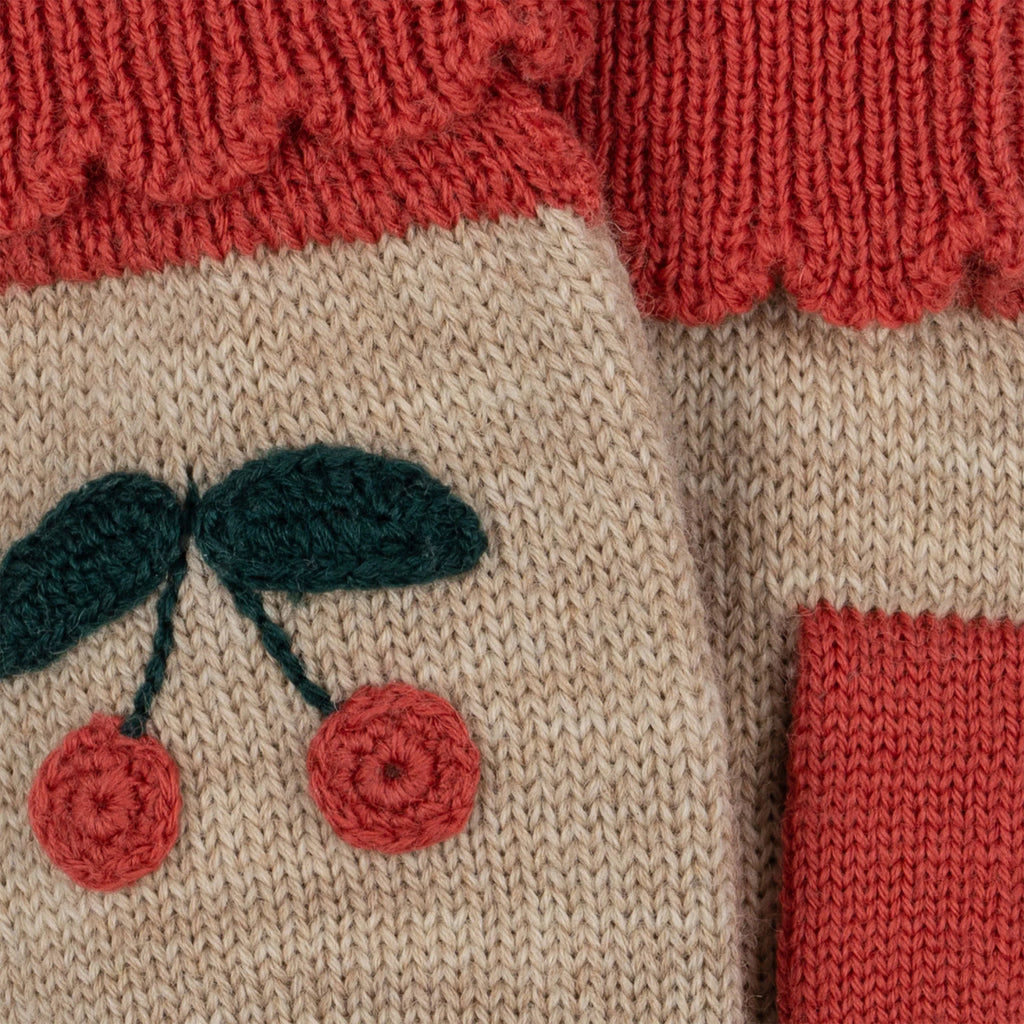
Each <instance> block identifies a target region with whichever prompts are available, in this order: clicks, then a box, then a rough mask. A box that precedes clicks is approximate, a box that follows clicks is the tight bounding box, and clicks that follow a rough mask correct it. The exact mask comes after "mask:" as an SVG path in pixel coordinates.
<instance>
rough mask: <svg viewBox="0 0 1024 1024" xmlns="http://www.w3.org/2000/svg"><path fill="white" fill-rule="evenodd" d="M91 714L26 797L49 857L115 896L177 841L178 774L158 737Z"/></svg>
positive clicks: (76, 879) (38, 775)
mask: <svg viewBox="0 0 1024 1024" xmlns="http://www.w3.org/2000/svg"><path fill="white" fill-rule="evenodd" d="M123 722H124V720H123V719H122V718H121V717H119V716H116V715H101V714H96V715H93V718H92V720H91V721H90V722H89V724H88V725H86V726H83V727H82V728H81V729H76V730H75V731H74V732H70V733H68V735H67V736H65V737H64V740H63V742H62V743H61V744H60V745H59V746H58V747H56V748H55V749H54V750H53V751H51V752H50V754H49V755H48V756H47V758H46V760H45V761H43V763H42V765H41V766H40V768H39V771H38V772H37V773H36V777H35V780H34V781H33V783H32V788H31V790H30V792H29V797H28V814H29V821H30V822H31V824H32V830H33V831H34V832H35V834H36V838H37V839H38V840H39V844H40V845H41V846H42V847H43V849H44V850H45V851H46V853H47V854H48V855H49V857H50V859H51V860H52V861H53V862H54V864H56V865H57V867H58V868H60V869H61V870H62V871H63V872H64V873H65V874H66V875H68V877H69V878H71V880H72V881H74V882H77V883H78V884H79V885H82V886H85V887H86V888H87V889H99V890H102V891H107V892H109V891H112V890H114V889H120V888H121V887H122V886H125V885H128V884H129V883H131V882H134V881H135V880H136V879H139V878H141V877H142V876H143V875H148V874H149V873H150V872H151V871H153V870H155V869H156V868H157V867H158V866H159V865H160V863H161V861H163V859H164V857H166V856H167V853H168V851H169V850H170V849H171V847H172V846H173V845H174V843H175V840H176V839H177V837H178V819H179V817H180V814H181V790H180V787H179V782H178V769H177V766H176V765H175V764H174V762H173V761H172V760H171V757H170V755H169V754H168V753H167V751H166V750H165V749H164V747H163V745H162V744H161V743H160V742H159V741H158V740H155V739H154V738H153V737H152V736H147V735H142V736H140V737H138V738H133V737H129V736H125V735H124V734H123V733H122V732H121V727H122V724H123Z"/></svg>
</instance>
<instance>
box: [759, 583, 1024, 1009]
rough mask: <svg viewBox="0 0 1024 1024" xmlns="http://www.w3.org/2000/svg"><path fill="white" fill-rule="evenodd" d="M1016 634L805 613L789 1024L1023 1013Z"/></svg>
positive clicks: (782, 969) (782, 987) (791, 818)
mask: <svg viewBox="0 0 1024 1024" xmlns="http://www.w3.org/2000/svg"><path fill="white" fill-rule="evenodd" d="M1022 697H1024V659H1022V651H1021V630H1020V627H1016V626H1014V625H1013V624H1012V623H1010V622H1007V621H1002V622H989V621H986V620H980V619H975V620H971V621H968V622H964V621H963V620H962V619H961V618H959V617H958V616H955V615H951V616H947V617H945V618H941V619H937V618H935V617H934V616H932V615H928V614H925V615H921V616H919V617H916V618H912V617H911V616H909V615H906V614H895V615H885V614H883V613H881V612H874V613H871V614H864V613H861V612H859V611H857V610H856V609H852V608H843V609H841V610H836V609H835V608H833V607H832V606H831V605H829V604H827V603H822V604H821V605H819V606H818V607H817V608H815V609H813V610H812V609H804V610H803V612H802V614H801V625H800V640H799V678H798V681H797V690H796V696H795V699H794V711H793V713H794V725H793V729H792V732H791V734H790V746H789V779H790V785H789V792H788V795H787V797H786V816H785V822H784V826H783V841H784V844H785V848H786V861H785V864H786V867H785V877H784V880H783V903H782V927H781V930H780V932H779V951H778V971H779V1012H780V1015H781V1016H782V1018H783V1019H784V1020H790V1021H805V1020H806V1021H832V1020H858V1021H866V1022H874V1021H904V1020H905V1021H919V1020H920V1021H938V1020H959V1021H978V1022H980V1021H993V1020H999V1021H1004V1020H1005V1021H1012V1020H1019V1019H1021V1017H1022V1016H1024V935H1022V934H1021V929H1020V926H1019V925H1020V909H1021V906H1022V905H1024V869H1022V864H1021V854H1022V847H1024V802H1022V800H1021V775H1022V771H1024V763H1022V759H1024V745H1022V742H1021V729H1020V708H1021V700H1022Z"/></svg>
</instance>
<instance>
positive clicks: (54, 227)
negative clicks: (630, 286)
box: [0, 0, 598, 286]
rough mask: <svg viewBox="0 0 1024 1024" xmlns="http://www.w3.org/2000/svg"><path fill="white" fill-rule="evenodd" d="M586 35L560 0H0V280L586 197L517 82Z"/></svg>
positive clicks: (536, 102) (575, 8) (540, 71)
mask: <svg viewBox="0 0 1024 1024" xmlns="http://www.w3.org/2000/svg"><path fill="white" fill-rule="evenodd" d="M588 36H589V23H588V20H587V15H586V8H585V6H584V4H583V2H582V0H559V2H558V3H551V2H549V0H513V2H507V0H442V2H441V3H435V2H434V0H401V2H393V0H388V2H385V3H377V2H365V0H326V2H323V3H309V2H308V0H274V2H273V3H263V2H261V0H208V2H204V3H202V4H194V3H184V2H183V0H140V2H137V3H131V4H124V3H116V2H111V0H70V2H68V3H59V4H45V5H42V6H40V5H39V4H38V3H37V2H36V0H9V2H5V3H4V4H3V9H2V10H0V51H3V52H4V53H9V54H22V55H24V59H20V60H9V61H0V153H2V154H3V158H2V160H0V285H2V286H7V285H9V284H10V283H11V282H18V283H21V284H27V285H35V284H40V283H45V282H48V281H53V280H54V279H56V278H62V279H65V280H75V281H79V280H92V279H94V278H96V277H99V276H101V275H105V274H111V275H116V274H120V273H121V272H122V271H123V270H125V269H126V268H127V269H130V270H133V271H136V272H138V271H143V270H159V269H160V268H161V267H163V266H164V265H165V264H167V263H181V262H194V261H195V260H197V259H198V258H199V257H200V256H204V255H205V256H213V257H218V258H219V257H222V256H224V255H225V254H226V253H227V252H228V251H229V250H237V251H241V252H245V253H252V252H254V251H255V250H256V249H257V248H258V247H259V246H261V245H265V246H271V247H280V246H290V247H301V246H302V245H304V244H305V243H306V242H308V241H311V240H316V241H318V242H322V243H327V242H330V241H332V240H333V239H335V238H344V239H346V240H348V241H354V240H356V239H360V240H364V241H375V240H377V239H379V238H380V237H381V235H382V234H384V233H385V232H387V233H390V234H394V235H397V236H401V235H403V234H404V233H405V232H406V231H407V230H408V228H409V226H410V225H412V224H441V225H444V226H447V227H452V226H454V224H455V223H456V222H457V221H458V220H459V218H460V217H491V218H494V217H497V216H499V215H500V214H502V213H507V212H510V211H513V210H515V211H521V212H524V213H527V214H532V213H533V212H534V211H535V210H536V209H537V206H538V205H539V204H541V203H547V204H550V205H553V206H560V207H561V206H568V207H573V208H575V209H577V210H578V211H579V212H580V213H581V214H584V215H586V216H593V215H595V214H596V212H597V209H598V182H597V173H596V169H595V168H594V165H593V163H592V162H591V161H590V160H588V159H587V158H586V155H585V153H584V151H583V148H582V147H581V146H580V144H579V143H578V142H577V141H576V140H575V139H574V137H573V133H572V132H571V131H570V130H569V129H568V127H567V126H566V124H565V123H564V121H563V119H562V118H561V117H559V116H557V115H556V114H554V113H553V112H552V111H550V110H547V109H546V108H545V106H544V104H543V102H542V101H541V99H540V97H539V95H538V92H537V88H536V85H537V84H538V83H541V82H545V81H557V80H560V79H562V78H564V77H566V76H572V75H575V74H577V73H578V72H579V69H580V67H581V66H582V63H583V61H584V60H585V59H586V54H587V53H588V45H587V43H588Z"/></svg>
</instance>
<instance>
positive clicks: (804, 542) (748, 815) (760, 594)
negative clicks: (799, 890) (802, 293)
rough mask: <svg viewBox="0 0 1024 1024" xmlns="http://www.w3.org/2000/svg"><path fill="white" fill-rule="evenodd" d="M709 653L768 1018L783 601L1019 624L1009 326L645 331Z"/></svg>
mask: <svg viewBox="0 0 1024 1024" xmlns="http://www.w3.org/2000/svg"><path fill="white" fill-rule="evenodd" d="M651 331H652V339H653V342H654V344H655V348H656V353H657V358H658V362H659V366H660V370H661V373H662V376H663V379H664V380H665V381H666V382H667V384H668V389H669V392H670V408H671V412H670V420H671V424H672V428H673V433H674V438H673V441H674V447H675V450H676V454H677V459H678V466H679V469H680V474H679V480H680V486H681V487H682V490H683V504H684V506H685V507H686V508H687V509H688V511H689V513H690V514H689V517H688V519H689V522H690V524H691V529H692V534H693V536H692V548H693V550H694V553H695V555H696V558H697V562H698V571H699V575H700V576H701V578H702V582H703V592H704V596H705V602H706V608H707V614H708V620H709V631H710V634H711V637H712V645H713V647H714V649H715V653H716V655H717V658H718V660H719V663H720V669H721V672H722V678H723V692H724V700H725V705H726V716H727V719H728V725H729V732H730V757H731V768H732V770H731V776H732V781H733V787H734V795H735V801H736V815H737V841H738V844H739V850H740V856H741V867H740V875H739V885H740V899H741V911H740V914H741V921H740V927H741V930H742V940H743V957H744V964H745V973H744V987H745V995H746V1002H747V1007H748V1011H749V1013H748V1016H749V1017H750V1019H752V1020H757V1021H767V1020H772V1019H773V1018H774V1007H773V995H774V977H773V972H774V947H775V929H776V927H777V923H778V887H779V881H780V857H779V833H780V821H781V813H782V805H783V798H784V775H785V759H786V730H787V727H788V723H789V703H790V696H791V692H792V681H793V680H792V671H793V658H792V654H793V651H794V643H795V636H796V630H795V627H796V618H795V611H796V608H797V606H798V605H799V604H801V603H803V604H812V603H814V602H816V601H817V600H819V599H820V598H827V599H828V600H829V601H831V602H833V603H834V604H837V605H838V604H842V603H845V602H850V603H852V604H855V605H856V606H857V607H859V608H861V609H865V610H866V609H869V608H872V607H880V608H883V609H885V610H886V611H896V610H903V611H907V612H912V613H916V612H923V611H933V612H936V613H945V612H957V613H959V614H960V615H962V616H975V615H987V616H994V617H1000V616H1006V617H1010V618H1013V619H1015V620H1017V621H1021V620H1024V320H1021V321H1020V322H1017V323H1009V322H1007V321H991V320H985V319H983V318H981V317H980V316H978V315H976V314H973V313H967V312H962V311H958V312H949V313H946V314H943V315H941V316H931V317H928V318H926V319H925V320H924V321H923V322H922V323H921V324H919V325H916V326H913V327H907V328H902V329H899V330H884V329H874V330H865V331H854V330H847V329H841V328H837V327H831V326H829V325H827V324H825V323H824V322H823V321H822V320H821V319H820V318H818V317H815V316H812V315H806V314H801V313H798V312H796V311H794V309H793V308H792V307H791V305H790V304H789V303H788V302H787V301H786V300H785V299H781V298H780V299H773V300H772V301H771V302H769V303H767V304H765V305H764V306H762V307H761V308H759V309H757V310H755V311H754V312H753V313H751V314H749V315H747V316H743V317H736V318H733V319H731V320H729V321H727V322H726V323H724V324H722V325H721V326H718V327H715V328H685V327H681V326H678V325H669V324H658V325H651Z"/></svg>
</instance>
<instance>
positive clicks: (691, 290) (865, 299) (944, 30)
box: [555, 0, 1024, 326]
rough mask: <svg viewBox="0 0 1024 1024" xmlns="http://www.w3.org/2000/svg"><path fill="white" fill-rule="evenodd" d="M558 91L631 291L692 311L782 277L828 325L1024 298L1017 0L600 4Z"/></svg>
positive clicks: (1023, 100) (686, 315) (668, 314)
mask: <svg viewBox="0 0 1024 1024" xmlns="http://www.w3.org/2000/svg"><path fill="white" fill-rule="evenodd" d="M594 21H595V26H596V35H597V51H596V55H595V58H594V60H593V61H592V63H591V64H590V66H589V68H588V70H587V72H586V74H585V76H584V78H583V80H582V81H581V82H580V83H579V85H578V88H576V89H575V90H572V91H571V92H570V93H569V95H568V96H565V95H563V96H561V97H559V99H557V100H556V101H555V102H556V104H559V103H560V105H562V106H563V107H564V108H565V109H567V110H568V111H569V113H570V116H572V117H574V118H575V119H576V121H577V123H578V125H579V128H580V131H581V132H582V134H583V136H584V138H585V139H586V140H587V142H588V143H590V144H591V146H592V147H593V148H594V151H595V153H596V156H597V160H598V163H599V165H600V167H601V168H602V171H603V173H604V174H605V176H606V179H607V182H606V187H607V192H608V195H609V199H610V204H611V211H612V215H613V217H614V219H615V221H616V223H617V224H618V226H619V228H620V230H621V245H622V250H623V255H624V257H625V259H626V261H627V262H628V263H629V266H630V269H631V272H632V277H633V282H634V285H635V286H636V288H637V291H638V292H639V297H640V301H641V304H642V305H643V307H644V308H645V309H646V311H647V312H649V313H650V314H652V315H655V316H659V317H665V318H679V319H681V320H683V321H686V322H689V323H704V322H709V321H710V322H714V321H717V320H720V319H721V318H722V317H724V316H726V315H728V314H730V313H737V312H741V311H744V310H747V309H749V308H750V307H751V306H752V305H753V304H755V303H756V302H757V301H758V300H759V299H761V298H763V297H764V296H766V295H767V294H768V293H769V292H770V291H771V290H772V288H773V286H774V285H775V283H776V282H779V283H781V284H782V285H783V286H784V287H785V288H786V289H787V290H788V291H789V292H790V293H791V294H792V295H794V296H795V297H796V299H797V301H798V302H799V303H800V305H801V306H802V307H804V308H806V309H808V310H814V311H819V312H821V313H822V314H823V315H824V316H825V317H826V318H828V319H829V320H831V321H834V322H837V323H843V324H851V325H855V326H859V325H863V324H866V323H867V322H869V321H876V320H877V321H880V322H881V323H883V324H887V325H895V324H900V323H905V322H909V321H914V320H917V319H919V318H920V316H921V314H922V313H923V312H924V311H926V310H938V309H942V308H944V307H946V306H948V305H949V304H950V303H951V302H961V303H965V304H967V303H977V304H978V305H979V306H980V307H981V308H982V310H983V311H984V312H986V313H996V312H998V313H1003V314H1006V315H1007V316H1014V315H1016V313H1017V312H1019V311H1020V310H1021V309H1022V308H1024V3H1021V2H1020V0H913V2H906V0H856V2H838V0H784V2H771V3H768V2H765V3H759V2H754V0H687V2H685V3H680V2H678V0H629V2H625V3H596V4H595V5H594Z"/></svg>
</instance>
